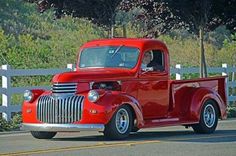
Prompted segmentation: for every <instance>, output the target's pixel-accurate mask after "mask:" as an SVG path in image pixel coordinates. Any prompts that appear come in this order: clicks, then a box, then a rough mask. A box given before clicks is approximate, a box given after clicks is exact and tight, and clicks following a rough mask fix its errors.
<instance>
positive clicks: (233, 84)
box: [0, 64, 236, 120]
mask: <svg viewBox="0 0 236 156" xmlns="http://www.w3.org/2000/svg"><path fill="white" fill-rule="evenodd" d="M71 70H73V65H72V64H68V65H67V68H65V69H11V67H10V66H9V65H2V67H1V69H0V76H1V77H2V87H0V94H1V95H2V105H0V113H2V117H3V118H4V119H6V120H10V119H11V113H12V112H20V111H21V104H18V105H13V104H12V102H11V99H12V95H14V94H21V93H23V92H24V91H25V90H27V89H35V88H37V89H50V87H49V86H30V87H13V86H12V84H11V78H12V77H14V76H22V77H23V76H46V75H54V74H56V73H61V72H65V71H71ZM208 72H209V73H218V74H220V75H230V76H231V78H230V79H229V78H228V80H227V88H226V90H227V95H228V103H230V102H235V101H236V95H233V94H230V95H229V89H230V88H231V90H232V88H233V89H236V81H235V78H234V73H236V67H227V64H222V67H211V68H208ZM189 73H199V68H181V65H176V67H175V68H171V74H175V78H176V80H180V79H182V76H183V75H184V74H189ZM230 73H232V74H230ZM229 80H230V81H229Z"/></svg>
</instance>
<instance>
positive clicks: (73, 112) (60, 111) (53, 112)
mask: <svg viewBox="0 0 236 156" xmlns="http://www.w3.org/2000/svg"><path fill="white" fill-rule="evenodd" d="M83 102H84V97H83V96H68V97H65V98H59V97H53V96H41V97H40V98H39V100H38V104H37V118H38V120H40V121H42V122H44V123H56V124H58V123H73V122H75V121H79V120H80V119H81V117H82V111H83V110H82V109H83Z"/></svg>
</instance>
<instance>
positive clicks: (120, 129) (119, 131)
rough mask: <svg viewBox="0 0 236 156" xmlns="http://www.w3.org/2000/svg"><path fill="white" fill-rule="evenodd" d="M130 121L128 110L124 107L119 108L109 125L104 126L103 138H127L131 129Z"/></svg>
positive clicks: (130, 113)
mask: <svg viewBox="0 0 236 156" xmlns="http://www.w3.org/2000/svg"><path fill="white" fill-rule="evenodd" d="M116 121H117V122H116ZM132 121H133V116H132V112H131V110H130V108H129V107H128V106H126V105H124V106H121V107H120V108H118V110H117V111H116V112H115V113H114V115H113V117H112V118H111V120H110V121H109V123H108V124H107V125H105V130H104V132H103V133H104V136H105V137H106V138H108V139H112V140H120V139H124V138H126V137H128V136H129V133H130V132H131V129H132V125H133V123H132Z"/></svg>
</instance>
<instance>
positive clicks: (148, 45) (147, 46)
mask: <svg viewBox="0 0 236 156" xmlns="http://www.w3.org/2000/svg"><path fill="white" fill-rule="evenodd" d="M120 45H123V46H129V47H136V48H139V49H140V50H141V51H146V50H152V49H159V50H162V51H164V52H168V50H167V47H166V45H165V44H164V43H163V42H162V41H159V40H156V39H148V38H112V39H98V40H93V41H89V42H87V43H85V44H84V45H83V46H82V47H81V48H82V49H83V48H88V47H97V46H120Z"/></svg>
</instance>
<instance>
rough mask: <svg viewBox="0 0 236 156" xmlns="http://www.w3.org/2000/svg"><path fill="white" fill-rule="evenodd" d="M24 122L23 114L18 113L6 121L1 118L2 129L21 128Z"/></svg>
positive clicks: (0, 127)
mask: <svg viewBox="0 0 236 156" xmlns="http://www.w3.org/2000/svg"><path fill="white" fill-rule="evenodd" d="M21 123H22V116H21V115H20V114H16V115H14V116H13V118H12V120H11V121H8V122H7V121H6V120H4V119H2V118H0V131H1V132H2V131H11V130H19V129H20V124H21Z"/></svg>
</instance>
